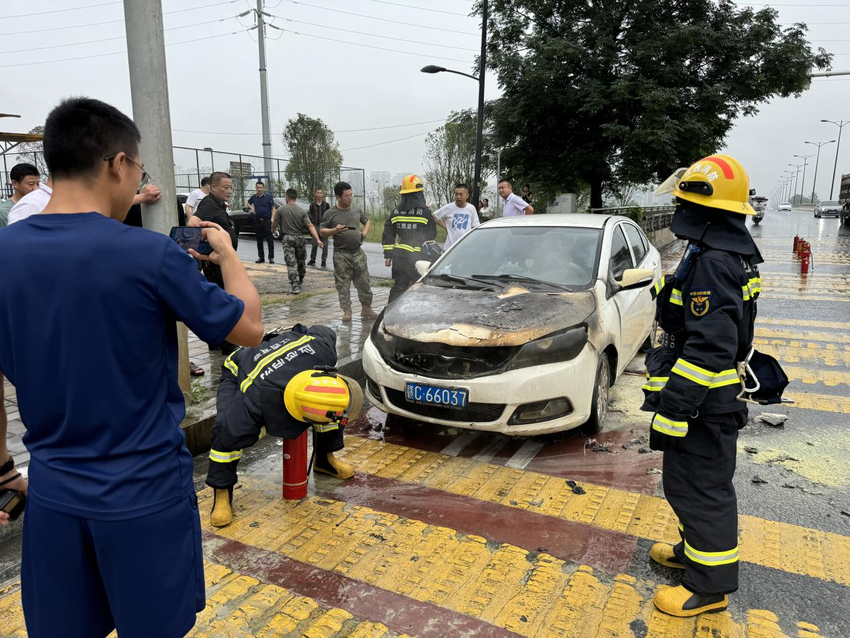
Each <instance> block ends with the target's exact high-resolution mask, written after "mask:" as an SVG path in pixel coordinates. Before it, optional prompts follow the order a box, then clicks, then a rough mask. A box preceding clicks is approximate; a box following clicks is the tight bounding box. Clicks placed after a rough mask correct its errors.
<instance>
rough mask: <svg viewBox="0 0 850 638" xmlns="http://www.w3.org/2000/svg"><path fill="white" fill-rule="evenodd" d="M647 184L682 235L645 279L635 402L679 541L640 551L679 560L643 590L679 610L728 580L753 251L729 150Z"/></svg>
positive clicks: (715, 600)
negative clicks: (654, 325)
mask: <svg viewBox="0 0 850 638" xmlns="http://www.w3.org/2000/svg"><path fill="white" fill-rule="evenodd" d="M656 192H657V193H659V192H672V193H673V194H674V195H675V197H676V198H677V205H676V212H675V213H674V215H673V222H672V226H671V230H672V231H673V233H674V234H675V235H676V236H678V237H679V238H681V239H685V240H688V241H689V242H690V244H689V248H688V250H687V251H686V253H685V254H686V257H685V258H684V259H683V261H682V263H681V264H680V266H679V269H678V270H677V271H676V273H675V275H673V276H670V275H667V276H665V277H664V278H662V280H661V281H659V282H658V283H657V284H656V285H655V287H654V294H655V295H656V303H657V310H656V318H657V320H658V322H659V324H660V326H661V328H662V329H663V331H664V332H663V334H662V336H661V345H660V347H657V348H655V349H654V350H653V351H652V352H651V353H650V354H649V355H647V358H646V367H647V383H646V385H645V386H644V388H643V389H644V392H645V402H644V405H643V408H642V409H644V410H647V411H652V412H654V415H653V418H652V425H651V430H650V447H652V449H654V450H663V451H664V464H663V477H664V478H663V484H664V494H665V496H666V497H667V500H668V502H669V503H670V506H671V507H672V508H673V511H674V512H675V514H676V516H677V517H678V519H679V532H680V535H681V541H680V542H679V543H678V544H677V545H675V546H672V545H669V544H666V543H656V544H655V545H654V546H653V547H652V549H651V551H650V557H651V558H652V559H653V560H654V561H655V562H657V563H660V564H662V565H665V566H667V567H673V568H677V569H683V570H684V577H683V579H682V584H681V585H680V586H678V587H665V586H662V588H660V589H659V591H658V592H657V593H656V594H655V600H654V602H655V605H656V607H658V609H660V610H661V611H663V612H665V613H667V614H670V615H673V616H679V617H686V616H695V615H697V614H700V613H702V612H706V611H718V610H721V609H725V608H726V606H727V605H728V601H729V597H728V594H730V593H732V592H734V591H736V590H737V589H738V512H737V499H736V495H735V488H734V486H733V484H732V478H733V476H734V473H735V460H736V453H737V439H738V430H739V429H740V428H742V427H743V426H744V425H745V424H746V422H747V408H746V404H745V403H742V402H741V401H738V400H737V397H738V394H739V392H740V390H741V383H740V379H739V375H738V369H737V368H738V364H739V363H740V362H741V361H744V360H745V359H746V357H747V354H748V352H749V350H750V348H751V346H752V341H753V331H754V323H755V317H756V307H755V306H756V299H757V298H758V296H759V293H760V291H761V279H760V278H759V273H758V270H757V268H756V265H757V264H759V263H761V262H762V261H763V260H762V259H761V255H760V254H759V251H758V248H757V247H756V245H755V242H754V241H753V238H752V237H751V236H750V233H749V231H748V230H747V227H746V223H745V220H746V216H747V215H754V214H755V211H754V210H753V209H752V207H751V206H750V204H749V179H748V177H747V173H746V172H745V171H744V168H743V167H742V166H741V164H739V163H738V162H737V161H736V160H735V159H733V158H731V157H729V156H725V155H714V156H711V157H707V158H705V159H703V160H700V161H699V162H697V163H696V164H694V165H693V166H691V167H690V168H689V169H687V171H684V170H683V169H680V170H679V171H677V173H676V174H674V175H673V176H672V177H671V178H670V180H668V181H667V182H665V184H664V185H662V187H661V188H659V191H656Z"/></svg>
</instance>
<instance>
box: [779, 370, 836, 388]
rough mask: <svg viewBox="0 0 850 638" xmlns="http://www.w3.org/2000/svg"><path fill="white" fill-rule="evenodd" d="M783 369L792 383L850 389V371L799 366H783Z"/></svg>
mask: <svg viewBox="0 0 850 638" xmlns="http://www.w3.org/2000/svg"><path fill="white" fill-rule="evenodd" d="M782 369H783V370H784V371H785V374H787V375H788V379H789V380H791V381H800V382H801V383H805V384H806V385H812V384H815V383H823V384H824V385H825V386H829V387H841V386H844V387H845V388H847V389H850V371H847V372H844V371H841V370H823V369H818V368H802V367H799V366H789V365H783V366H782Z"/></svg>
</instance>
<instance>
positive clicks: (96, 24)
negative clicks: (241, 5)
mask: <svg viewBox="0 0 850 638" xmlns="http://www.w3.org/2000/svg"><path fill="white" fill-rule="evenodd" d="M236 1H237V0H227V1H226V2H216V3H215V4H205V5H201V6H200V7H189V8H188V9H177V10H176V11H166V12H165V13H163V14H162V15H166V16H167V15H171V14H173V13H184V12H186V11H198V10H199V9H209V8H210V7H220V6H222V5H225V4H233V3H234V2H236ZM119 22H124V18H120V19H118V20H106V21H105V22H90V23H88V24H72V25H68V26H64V27H50V28H47V29H44V28H42V27H38V33H44V32H46V31H65V30H67V29H82V28H83V27H99V26H102V25H104V24H117V23H119ZM32 34H33V31H15V32H12V33H0V36H3V37H5V36H10V35H30V36H31V35H32Z"/></svg>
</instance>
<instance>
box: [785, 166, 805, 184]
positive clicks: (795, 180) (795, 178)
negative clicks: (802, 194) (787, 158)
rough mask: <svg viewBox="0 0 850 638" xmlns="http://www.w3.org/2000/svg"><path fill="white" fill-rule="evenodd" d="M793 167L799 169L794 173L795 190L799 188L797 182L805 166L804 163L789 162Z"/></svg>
mask: <svg viewBox="0 0 850 638" xmlns="http://www.w3.org/2000/svg"><path fill="white" fill-rule="evenodd" d="M788 166H791V167H792V168H795V169H797V174H796V175H794V190H797V184H798V183H799V182H800V169H801V168H803V165H802V164H790V163H789V164H788Z"/></svg>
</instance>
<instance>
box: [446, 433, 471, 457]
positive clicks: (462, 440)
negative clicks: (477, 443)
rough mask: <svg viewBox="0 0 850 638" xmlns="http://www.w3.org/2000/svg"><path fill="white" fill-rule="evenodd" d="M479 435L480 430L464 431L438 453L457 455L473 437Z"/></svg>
mask: <svg viewBox="0 0 850 638" xmlns="http://www.w3.org/2000/svg"><path fill="white" fill-rule="evenodd" d="M479 436H481V432H464V433H463V434H461V435H460V436H459V437H457V438H456V439H455V440H454V441H452V442H451V443H449V444H448V445H447V446H446V447H444V448H443V450H442V451H441V452H440V454H445V455H446V456H457V455H458V454H460V453H461V452H463V449H464V448H465V447H466V446H467V445H469V444H470V443H472V442H473V441H474V440H475V439H477V438H478V437H479Z"/></svg>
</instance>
